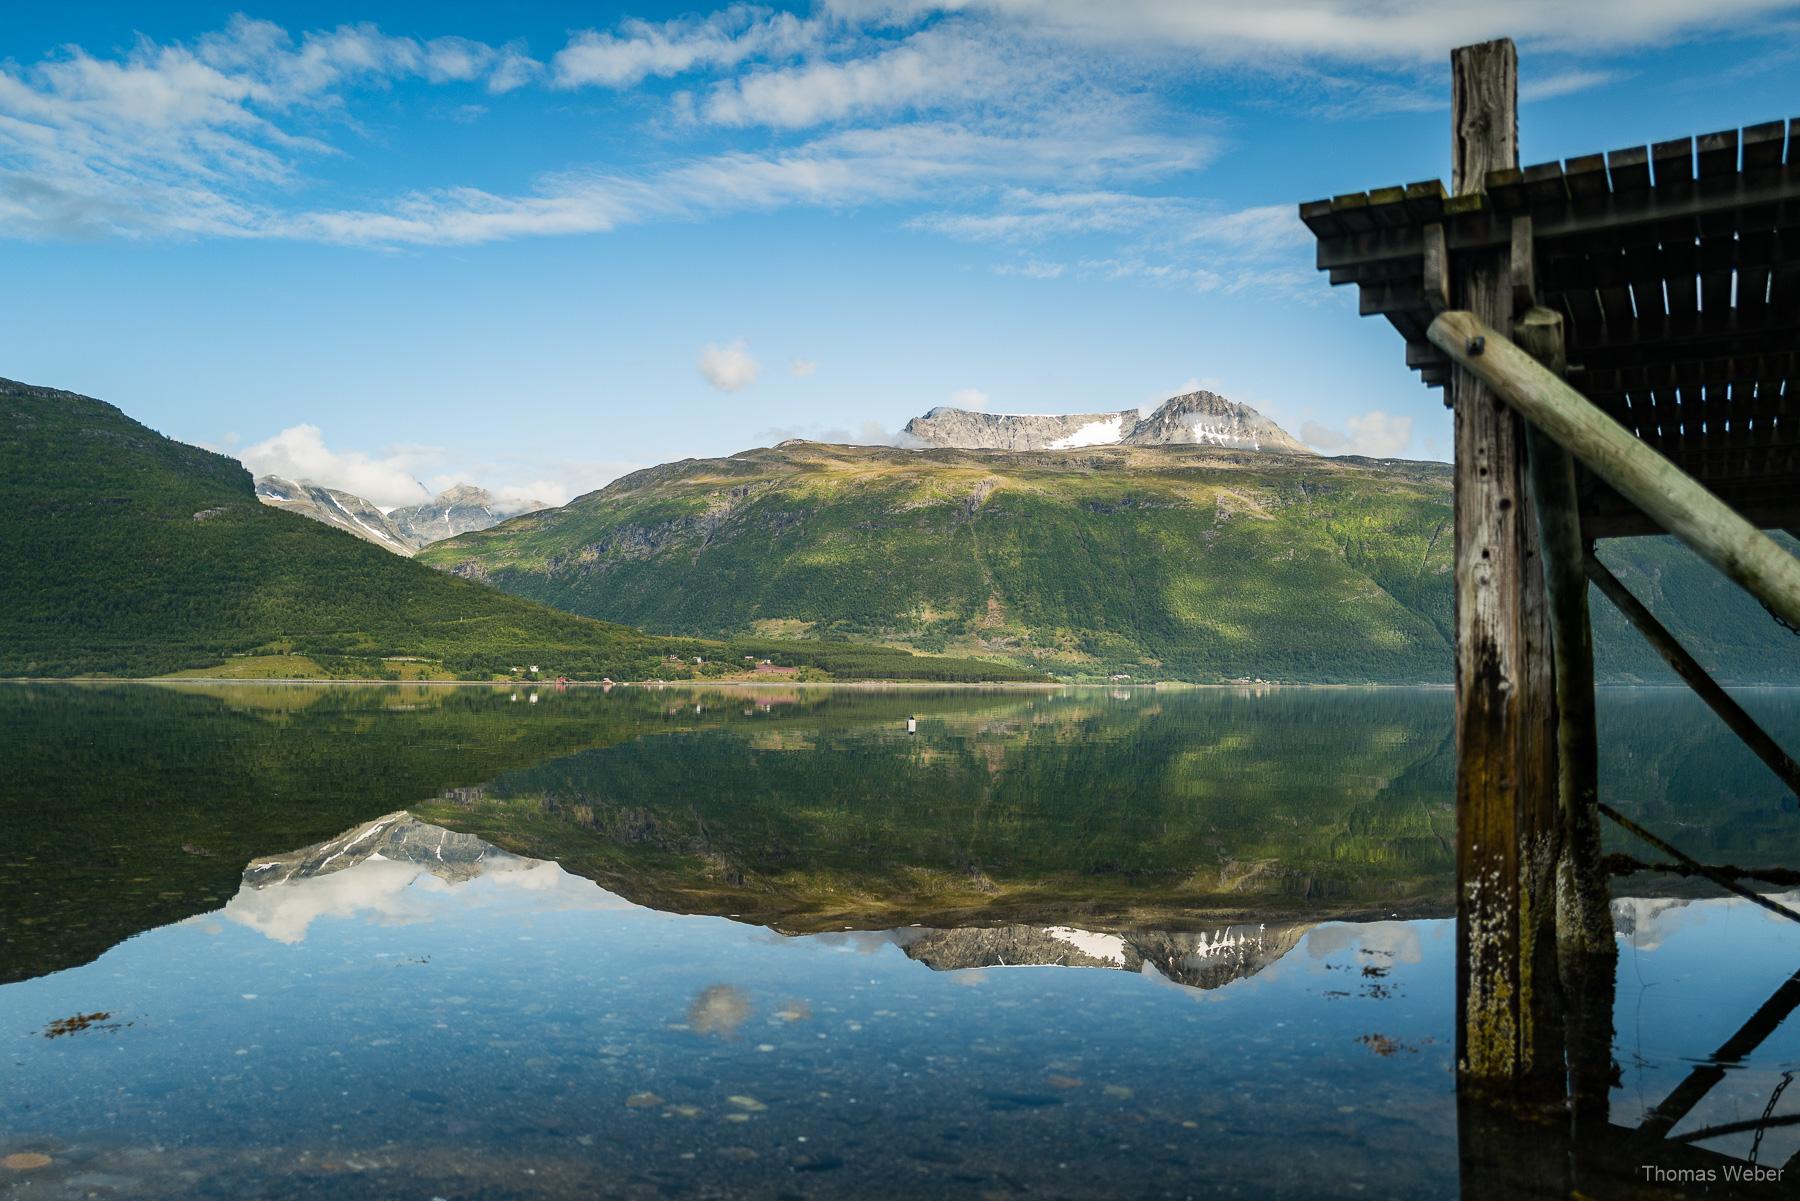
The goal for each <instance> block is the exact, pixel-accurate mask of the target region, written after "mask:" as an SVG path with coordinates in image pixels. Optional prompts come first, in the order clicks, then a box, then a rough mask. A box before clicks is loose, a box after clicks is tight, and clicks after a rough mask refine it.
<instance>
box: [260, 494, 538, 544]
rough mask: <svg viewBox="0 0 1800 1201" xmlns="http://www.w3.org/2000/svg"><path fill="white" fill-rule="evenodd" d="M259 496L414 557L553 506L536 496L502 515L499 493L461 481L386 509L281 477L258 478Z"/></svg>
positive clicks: (351, 496) (291, 510)
mask: <svg viewBox="0 0 1800 1201" xmlns="http://www.w3.org/2000/svg"><path fill="white" fill-rule="evenodd" d="M420 491H423V489H420ZM256 496H257V499H259V500H261V501H262V502H263V503H264V504H265V505H269V506H272V507H273V508H277V509H286V510H288V511H289V512H291V513H299V514H300V515H301V516H303V517H310V518H312V519H313V520H314V521H322V522H324V523H325V524H326V525H330V526H336V527H337V528H338V529H340V530H345V531H347V532H349V533H352V534H355V535H356V536H357V537H358V538H361V539H362V540H363V541H365V542H373V543H374V544H375V545H376V546H379V547H381V548H382V549H383V550H391V551H393V552H394V553H395V554H397V555H409V556H410V555H411V554H413V553H414V552H415V551H417V550H419V549H420V548H422V547H425V546H428V545H430V544H431V543H433V542H437V541H440V540H442V539H444V538H454V537H455V536H456V535H458V534H467V533H471V532H473V531H476V530H485V529H487V528H489V527H490V526H495V525H498V524H500V523H501V522H502V521H505V520H506V519H507V518H508V517H513V516H516V515H518V514H520V513H533V512H536V511H537V510H539V509H547V508H549V507H550V506H549V505H546V504H545V503H544V502H543V501H539V500H532V501H526V502H525V504H524V505H523V506H519V507H512V506H509V507H508V508H507V510H506V511H505V512H504V513H502V512H499V511H498V510H497V509H496V508H495V502H494V497H493V495H492V494H491V493H489V492H488V491H487V489H485V488H477V487H475V486H474V485H473V484H457V485H456V486H455V487H453V488H446V489H445V490H444V491H442V492H440V493H438V494H437V495H436V496H434V497H432V498H431V499H430V500H428V501H426V502H425V503H424V504H418V505H408V506H405V507H403V508H399V509H391V510H389V511H388V512H386V513H383V512H382V511H381V510H380V509H379V508H377V507H376V506H375V505H373V504H371V503H370V502H368V501H366V500H364V499H363V498H362V497H360V496H357V495H355V494H354V493H350V492H344V491H341V490H340V489H337V488H327V487H325V486H324V485H322V484H315V483H313V482H312V481H310V480H291V479H287V478H285V477H283V476H278V475H264V476H258V477H257V479H256Z"/></svg>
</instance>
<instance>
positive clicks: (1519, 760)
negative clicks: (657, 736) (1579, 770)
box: [1450, 41, 1563, 1092]
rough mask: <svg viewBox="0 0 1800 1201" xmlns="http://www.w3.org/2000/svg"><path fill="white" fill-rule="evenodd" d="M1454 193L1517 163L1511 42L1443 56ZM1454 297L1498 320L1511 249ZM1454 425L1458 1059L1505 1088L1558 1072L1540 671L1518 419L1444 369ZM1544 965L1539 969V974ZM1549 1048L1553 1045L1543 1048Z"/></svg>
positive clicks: (1544, 642)
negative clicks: (1448, 74) (1448, 79)
mask: <svg viewBox="0 0 1800 1201" xmlns="http://www.w3.org/2000/svg"><path fill="white" fill-rule="evenodd" d="M1450 63H1451V71H1452V80H1453V82H1452V104H1451V124H1452V131H1453V141H1454V146H1453V151H1454V173H1453V178H1452V183H1453V190H1454V191H1455V192H1456V193H1457V194H1458V195H1463V194H1466V193H1470V192H1479V191H1481V190H1482V189H1483V185H1484V182H1485V180H1486V178H1487V174H1488V172H1490V171H1495V170H1499V169H1502V168H1508V167H1516V166H1518V115H1517V113H1518V53H1517V51H1516V50H1515V49H1514V47H1513V44H1512V43H1511V42H1510V41H1497V42H1486V43H1483V44H1481V45H1477V46H1465V47H1462V48H1461V49H1458V50H1455V51H1453V52H1452V53H1451V56H1450ZM1451 297H1452V300H1453V302H1454V303H1455V304H1456V305H1457V306H1458V307H1459V308H1461V309H1466V310H1469V311H1472V312H1475V313H1479V314H1481V315H1482V316H1483V318H1484V319H1485V320H1487V321H1489V322H1493V323H1498V324H1501V325H1504V326H1506V327H1508V328H1510V326H1511V317H1512V311H1513V293H1512V272H1511V265H1510V248H1508V247H1501V248H1498V249H1495V250H1491V251H1480V252H1475V253H1471V254H1468V255H1466V256H1463V257H1462V258H1460V259H1459V260H1458V261H1457V262H1456V263H1454V264H1453V266H1452V281H1451ZM1451 405H1452V407H1453V408H1454V410H1455V424H1456V434H1455V442H1456V550H1455V564H1456V634H1457V637H1456V741H1457V755H1456V813H1457V856H1456V858H1457V936H1458V937H1457V941H1458V949H1459V952H1460V953H1459V955H1458V961H1457V1001H1458V1008H1459V1011H1460V1018H1461V1020H1460V1021H1459V1022H1458V1023H1457V1063H1458V1066H1459V1068H1460V1069H1461V1071H1462V1072H1463V1073H1464V1075H1465V1077H1466V1078H1467V1079H1468V1080H1469V1081H1471V1082H1472V1083H1475V1084H1477V1085H1481V1086H1488V1087H1500V1088H1506V1089H1510V1088H1512V1087H1514V1086H1517V1085H1519V1084H1521V1083H1523V1082H1524V1081H1526V1080H1527V1079H1529V1078H1535V1079H1539V1080H1550V1079H1554V1080H1555V1081H1556V1083H1557V1085H1558V1091H1559V1092H1560V1084H1561V1075H1562V1070H1563V1064H1562V1056H1561V1054H1560V1044H1559V1042H1555V1041H1553V1040H1555V1038H1556V1035H1557V1034H1558V1032H1557V1031H1556V1030H1555V1029H1554V1028H1553V1024H1552V1023H1548V1022H1546V1021H1545V1018H1546V1016H1547V1015H1548V1014H1551V1013H1553V1012H1554V1001H1555V995H1556V992H1557V986H1556V974H1555V958H1554V956H1555V937H1554V930H1555V924H1554V923H1555V908H1556V907H1555V904H1554V896H1555V887H1554V881H1555V863H1556V830H1557V822H1556V810H1555V791H1554V789H1555V765H1554V759H1553V755H1554V746H1553V738H1554V721H1555V709H1554V705H1555V700H1554V695H1553V693H1554V683H1553V679H1552V673H1551V668H1550V663H1551V651H1550V640H1549V636H1548V625H1549V623H1548V610H1547V606H1546V604H1545V599H1544V591H1543V577H1542V573H1541V571H1540V570H1539V565H1538V563H1537V562H1536V559H1537V528H1536V523H1535V521H1534V520H1532V518H1531V516H1530V514H1529V512H1528V509H1529V503H1528V496H1527V493H1526V489H1525V478H1524V465H1525V446H1524V430H1523V426H1522V423H1521V422H1520V421H1519V419H1518V417H1517V416H1516V415H1515V414H1514V413H1513V412H1512V411H1511V410H1510V409H1508V408H1507V407H1506V405H1505V404H1504V403H1502V401H1501V400H1500V398H1499V397H1498V396H1497V395H1495V393H1494V392H1493V391H1492V390H1491V389H1490V388H1489V387H1488V386H1487V385H1486V384H1485V383H1484V382H1483V381H1482V380H1481V378H1480V377H1479V376H1477V375H1475V374H1474V373H1473V372H1470V371H1466V370H1459V371H1457V372H1456V373H1455V374H1454V375H1453V376H1452V379H1451ZM1546 965H1547V966H1548V970H1547V971H1545V967H1546ZM1552 1046H1555V1047H1556V1053H1552V1052H1551V1047H1552Z"/></svg>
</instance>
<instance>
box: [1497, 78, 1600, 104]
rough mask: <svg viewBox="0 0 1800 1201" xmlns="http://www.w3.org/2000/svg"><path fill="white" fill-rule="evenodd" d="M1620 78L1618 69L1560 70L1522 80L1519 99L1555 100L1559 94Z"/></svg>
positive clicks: (1527, 100) (1598, 85) (1584, 89)
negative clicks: (1551, 73)
mask: <svg viewBox="0 0 1800 1201" xmlns="http://www.w3.org/2000/svg"><path fill="white" fill-rule="evenodd" d="M1619 78H1621V76H1620V73H1619V72H1617V71H1559V72H1558V73H1557V74H1555V75H1546V76H1543V77H1541V78H1538V79H1525V80H1522V81H1520V83H1519V99H1520V100H1521V101H1523V102H1525V103H1528V104H1529V103H1531V102H1532V101H1535V100H1554V99H1555V98H1556V97H1558V96H1569V95H1573V94H1574V93H1576V92H1585V91H1587V90H1588V89H1590V88H1599V87H1605V86H1606V85H1607V84H1609V83H1613V82H1614V81H1616V80H1618V79H1619Z"/></svg>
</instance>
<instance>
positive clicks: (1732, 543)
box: [1426, 311, 1800, 626]
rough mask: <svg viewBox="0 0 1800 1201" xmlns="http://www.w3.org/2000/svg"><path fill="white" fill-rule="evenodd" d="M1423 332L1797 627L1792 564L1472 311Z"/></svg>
mask: <svg viewBox="0 0 1800 1201" xmlns="http://www.w3.org/2000/svg"><path fill="white" fill-rule="evenodd" d="M1426 333H1427V336H1428V337H1430V339H1431V341H1432V343H1433V344H1434V345H1435V346H1437V347H1438V348H1439V349H1441V350H1442V351H1443V352H1444V353H1445V354H1447V355H1449V356H1450V358H1451V359H1452V360H1453V361H1454V362H1456V363H1457V364H1458V366H1460V367H1461V368H1463V369H1464V370H1465V371H1467V372H1469V373H1471V374H1473V375H1475V376H1476V377H1478V378H1479V379H1480V380H1481V381H1482V382H1483V383H1484V384H1485V385H1487V386H1488V387H1490V388H1493V389H1494V390H1495V392H1496V393H1497V394H1498V395H1499V396H1501V397H1503V398H1504V399H1505V401H1506V403H1507V404H1509V405H1511V406H1512V407H1513V408H1514V409H1516V410H1518V411H1519V412H1520V413H1522V414H1523V415H1524V416H1525V418H1526V419H1527V420H1529V421H1530V422H1531V423H1532V424H1533V425H1535V426H1537V427H1538V428H1539V429H1540V430H1542V431H1543V432H1544V433H1545V434H1546V435H1547V436H1549V437H1550V438H1553V439H1554V440H1555V441H1556V442H1557V443H1558V444H1559V445H1561V446H1563V447H1564V448H1565V449H1567V450H1568V451H1569V453H1571V454H1573V455H1574V456H1575V457H1576V458H1577V459H1578V460H1580V461H1581V463H1582V464H1583V465H1584V466H1585V467H1587V469H1588V470H1589V471H1591V472H1593V473H1594V474H1595V475H1596V476H1598V477H1600V478H1601V479H1603V480H1605V481H1606V482H1607V483H1608V484H1611V485H1612V486H1613V488H1615V489H1616V490H1617V491H1618V492H1619V494H1620V495H1622V496H1624V497H1625V498H1626V499H1627V500H1629V501H1631V502H1632V503H1633V504H1635V505H1636V506H1637V507H1638V508H1640V509H1642V510H1643V511H1644V512H1645V513H1646V514H1648V515H1649V516H1650V517H1652V518H1654V519H1655V520H1656V521H1657V522H1658V523H1660V524H1661V525H1662V527H1663V528H1664V529H1666V530H1667V531H1668V532H1669V533H1671V534H1673V535H1675V536H1676V537H1677V538H1679V539H1681V541H1683V542H1685V543H1687V545H1688V546H1690V547H1691V548H1693V550H1694V551H1695V552H1696V553H1697V554H1699V555H1700V557H1701V558H1703V559H1705V560H1706V561H1707V562H1709V563H1711V564H1712V565H1713V566H1714V567H1717V568H1718V569H1719V570H1720V571H1722V572H1723V573H1725V575H1727V576H1728V577H1730V578H1731V579H1732V580H1734V581H1736V582H1737V583H1738V584H1739V585H1741V586H1742V587H1743V588H1744V590H1745V591H1747V592H1749V593H1750V594H1751V595H1752V596H1754V597H1756V599H1758V600H1760V601H1762V602H1763V603H1764V604H1766V605H1768V606H1769V608H1770V609H1772V610H1773V611H1774V612H1776V613H1778V614H1779V615H1780V616H1781V617H1782V618H1783V619H1784V620H1785V621H1787V622H1788V623H1789V624H1790V625H1795V626H1800V560H1796V559H1795V558H1794V556H1792V555H1790V554H1788V552H1787V551H1785V550H1783V549H1782V548H1781V547H1780V546H1779V545H1778V544H1776V543H1775V541H1774V540H1772V539H1771V538H1769V536H1768V535H1766V534H1764V533H1763V532H1762V531H1760V530H1758V529H1757V528H1756V527H1755V526H1753V525H1751V524H1750V522H1749V521H1747V520H1745V519H1744V517H1743V516H1742V515H1741V514H1739V513H1737V512H1736V511H1735V510H1733V509H1732V508H1731V506H1729V505H1727V504H1725V502H1723V501H1721V500H1720V499H1719V498H1718V497H1716V496H1714V495H1713V494H1712V493H1711V492H1708V491H1707V490H1706V488H1705V487H1704V486H1702V485H1701V484H1700V483H1699V482H1698V481H1696V480H1695V479H1694V478H1693V477H1692V476H1689V475H1688V474H1687V473H1685V472H1683V471H1682V470H1681V469H1680V468H1678V467H1676V466H1675V465H1674V464H1673V463H1671V462H1669V460H1668V459H1666V458H1664V457H1663V456H1662V455H1660V454H1658V453H1657V452H1656V451H1655V450H1654V449H1652V448H1651V447H1649V446H1647V445H1645V444H1644V442H1643V441H1641V440H1640V439H1638V438H1636V437H1634V436H1633V435H1632V434H1631V432H1630V431H1629V430H1627V429H1626V428H1625V427H1624V426H1622V425H1620V424H1619V423H1618V422H1617V421H1614V420H1613V419H1612V418H1611V417H1609V416H1607V415H1606V414H1605V413H1604V412H1602V411H1601V410H1600V409H1599V408H1597V407H1595V406H1594V405H1593V404H1592V403H1591V402H1590V401H1588V399H1587V398H1586V397H1584V396H1582V395H1581V393H1579V392H1577V391H1575V389H1573V388H1571V387H1569V385H1568V384H1566V383H1564V382H1563V381H1562V380H1560V379H1558V378H1557V377H1556V376H1555V375H1553V374H1551V373H1550V372H1549V371H1547V370H1545V369H1544V368H1543V367H1542V366H1541V365H1540V364H1538V362H1537V361H1536V360H1534V359H1533V358H1532V357H1531V356H1530V355H1528V354H1526V353H1525V352H1524V351H1523V350H1521V349H1519V347H1517V346H1515V345H1514V344H1513V343H1512V342H1511V341H1509V340H1508V339H1507V338H1506V337H1504V336H1503V335H1501V334H1500V333H1498V332H1497V331H1496V330H1495V329H1494V327H1493V326H1492V325H1491V324H1489V323H1488V322H1487V321H1484V320H1482V319H1481V318H1480V317H1479V316H1478V315H1476V314H1475V313H1471V312H1464V311H1452V312H1447V313H1441V314H1439V315H1438V316H1437V318H1436V319H1434V320H1433V321H1432V323H1431V326H1430V328H1429V329H1428V330H1427V331H1426Z"/></svg>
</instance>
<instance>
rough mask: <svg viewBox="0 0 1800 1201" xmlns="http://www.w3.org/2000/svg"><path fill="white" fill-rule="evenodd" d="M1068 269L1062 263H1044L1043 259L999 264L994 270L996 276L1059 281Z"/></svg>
mask: <svg viewBox="0 0 1800 1201" xmlns="http://www.w3.org/2000/svg"><path fill="white" fill-rule="evenodd" d="M1066 270H1068V268H1067V267H1066V266H1065V265H1064V264H1062V263H1051V262H1045V261H1044V260H1043V259H1026V260H1025V261H1024V262H1022V263H1001V264H1000V265H999V266H998V267H995V268H994V274H996V275H1017V276H1021V277H1023V278H1025V279H1060V278H1061V277H1062V273H1063V272H1064V271H1066Z"/></svg>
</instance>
